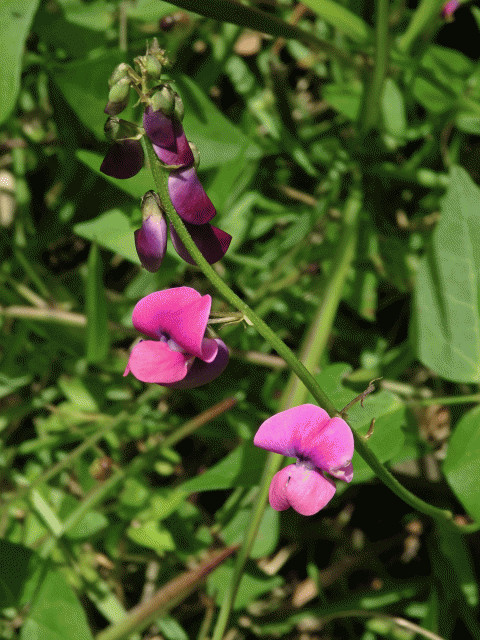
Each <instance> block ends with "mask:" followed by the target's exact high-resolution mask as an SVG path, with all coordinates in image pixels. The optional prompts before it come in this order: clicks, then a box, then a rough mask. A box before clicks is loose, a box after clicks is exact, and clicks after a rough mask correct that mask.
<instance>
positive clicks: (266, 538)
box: [222, 507, 280, 558]
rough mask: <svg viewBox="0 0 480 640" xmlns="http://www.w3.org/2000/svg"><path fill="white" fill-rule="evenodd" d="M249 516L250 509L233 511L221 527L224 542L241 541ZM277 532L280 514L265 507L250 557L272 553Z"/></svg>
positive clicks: (278, 530)
mask: <svg viewBox="0 0 480 640" xmlns="http://www.w3.org/2000/svg"><path fill="white" fill-rule="evenodd" d="M251 516H252V510H251V509H239V510H238V511H237V512H236V513H235V515H234V516H233V518H232V519H231V520H230V522H228V524H227V525H226V526H225V527H224V528H223V529H222V539H223V540H224V542H225V543H226V544H228V545H233V544H241V543H242V541H243V537H244V535H245V531H246V530H247V527H248V523H249V522H250V518H251ZM279 534H280V514H279V512H278V511H275V510H274V509H272V508H271V507H267V508H266V509H265V511H264V512H263V516H262V519H261V521H260V526H259V528H258V533H257V535H256V537H255V542H254V543H253V547H252V551H251V552H250V557H251V558H263V557H265V556H268V555H269V554H270V553H273V552H274V550H275V548H276V546H277V544H278V537H279Z"/></svg>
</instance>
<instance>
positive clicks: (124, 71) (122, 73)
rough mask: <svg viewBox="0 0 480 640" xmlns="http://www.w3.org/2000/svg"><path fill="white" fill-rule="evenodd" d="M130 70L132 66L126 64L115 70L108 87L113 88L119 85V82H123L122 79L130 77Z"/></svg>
mask: <svg viewBox="0 0 480 640" xmlns="http://www.w3.org/2000/svg"><path fill="white" fill-rule="evenodd" d="M130 68H131V67H130V65H128V64H126V63H125V62H121V63H120V64H119V65H118V66H117V67H115V69H114V70H113V73H112V75H111V76H110V78H109V80H108V86H109V87H113V85H114V84H117V82H118V81H119V80H121V79H122V78H126V77H127V76H128V70H129V69H130Z"/></svg>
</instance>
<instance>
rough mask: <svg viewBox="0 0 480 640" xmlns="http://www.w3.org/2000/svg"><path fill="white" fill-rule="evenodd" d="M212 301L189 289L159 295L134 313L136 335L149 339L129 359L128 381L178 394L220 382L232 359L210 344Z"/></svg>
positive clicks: (147, 299) (222, 348)
mask: <svg viewBox="0 0 480 640" xmlns="http://www.w3.org/2000/svg"><path fill="white" fill-rule="evenodd" d="M211 305H212V299H211V297H210V296H209V295H205V296H201V295H200V294H199V293H198V292H197V291H195V289H192V288H190V287H176V288H173V289H165V290H164V291H156V292H155V293H151V294H150V295H148V296H146V297H145V298H142V300H140V301H139V302H138V303H137V304H136V305H135V308H134V310H133V315H132V321H133V326H134V327H135V329H137V330H138V331H140V332H141V333H143V334H144V335H145V336H147V337H148V338H149V339H148V340H142V341H140V342H139V343H138V344H136V345H135V346H134V347H133V349H132V352H131V354H130V358H129V360H128V365H127V368H126V369H125V373H124V375H125V376H126V375H128V374H129V373H132V374H133V375H134V376H135V377H136V378H137V379H138V380H141V381H142V382H153V383H157V384H160V385H163V386H165V387H173V388H175V389H191V388H193V387H198V386H200V385H202V384H206V383H207V382H210V381H211V380H213V379H215V378H216V377H217V376H219V375H220V374H221V373H222V371H223V370H224V369H225V367H226V366H227V364H228V358H229V353H228V349H227V347H226V345H225V343H224V342H223V341H222V340H220V339H219V338H215V339H212V338H205V330H206V327H207V322H208V317H209V314H210V307H211Z"/></svg>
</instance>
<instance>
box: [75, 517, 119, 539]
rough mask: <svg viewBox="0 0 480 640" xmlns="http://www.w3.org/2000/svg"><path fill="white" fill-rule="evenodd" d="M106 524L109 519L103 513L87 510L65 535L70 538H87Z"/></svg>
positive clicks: (106, 525)
mask: <svg viewBox="0 0 480 640" xmlns="http://www.w3.org/2000/svg"><path fill="white" fill-rule="evenodd" d="M108 525H109V521H108V519H107V518H106V517H105V516H104V515H103V513H99V512H98V511H87V513H86V514H85V515H83V516H82V517H81V518H80V520H79V521H78V522H76V523H75V525H74V526H73V527H72V528H71V529H70V530H69V531H67V532H66V534H65V535H66V537H67V538H69V539H70V540H88V539H89V538H91V537H92V536H94V535H95V534H96V533H98V532H99V531H101V530H102V529H105V528H106V527H108Z"/></svg>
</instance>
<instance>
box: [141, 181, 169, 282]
mask: <svg viewBox="0 0 480 640" xmlns="http://www.w3.org/2000/svg"><path fill="white" fill-rule="evenodd" d="M141 209H142V218H143V224H142V226H141V228H140V229H138V230H137V231H135V234H134V235H135V247H136V249H137V253H138V257H139V258H140V262H141V263H142V266H143V267H144V268H145V269H147V271H150V272H151V273H155V271H158V270H159V269H160V265H161V264H162V260H163V258H164V256H165V251H166V248H167V222H166V220H165V216H164V214H163V210H162V207H161V203H160V198H159V197H158V195H157V194H156V193H155V191H147V193H146V194H145V195H144V196H143V198H142V203H141Z"/></svg>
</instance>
